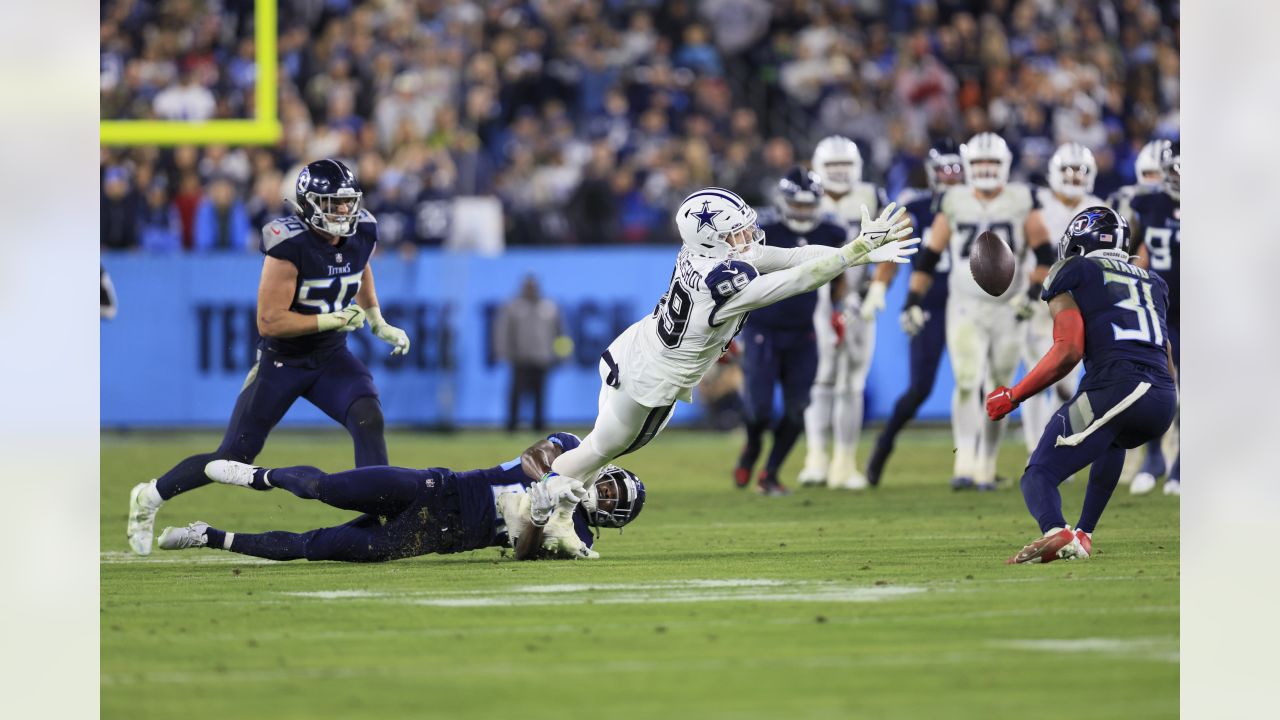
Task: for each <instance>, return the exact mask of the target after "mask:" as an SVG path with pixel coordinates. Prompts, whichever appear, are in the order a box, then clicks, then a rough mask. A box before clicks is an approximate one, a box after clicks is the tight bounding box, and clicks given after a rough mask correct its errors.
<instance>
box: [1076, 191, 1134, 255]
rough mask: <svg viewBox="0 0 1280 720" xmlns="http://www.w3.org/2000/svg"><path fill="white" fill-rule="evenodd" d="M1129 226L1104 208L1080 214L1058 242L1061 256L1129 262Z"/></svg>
mask: <svg viewBox="0 0 1280 720" xmlns="http://www.w3.org/2000/svg"><path fill="white" fill-rule="evenodd" d="M1129 250H1130V248H1129V223H1128V222H1126V221H1125V219H1124V218H1123V217H1121V216H1120V213H1117V212H1116V211H1115V210H1112V209H1111V208H1109V207H1106V206H1104V205H1094V206H1093V207H1090V208H1085V209H1084V210H1081V211H1080V212H1078V213H1076V216H1075V217H1073V218H1071V222H1069V223H1067V231H1066V232H1064V233H1062V239H1061V240H1059V241H1058V257H1060V258H1066V257H1070V256H1072V255H1092V254H1094V253H1099V254H1100V255H1101V256H1103V257H1109V258H1112V259H1116V260H1121V261H1128V259H1129V254H1130V253H1129Z"/></svg>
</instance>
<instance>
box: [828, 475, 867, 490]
mask: <svg viewBox="0 0 1280 720" xmlns="http://www.w3.org/2000/svg"><path fill="white" fill-rule="evenodd" d="M827 487H829V488H831V489H832V490H866V489H867V488H869V487H871V483H869V482H867V476H866V475H863V474H862V473H860V472H855V473H853V474H852V475H849V476H848V477H846V478H845V479H844V480H843V481H841V482H833V483H831V484H829V485H828V486H827Z"/></svg>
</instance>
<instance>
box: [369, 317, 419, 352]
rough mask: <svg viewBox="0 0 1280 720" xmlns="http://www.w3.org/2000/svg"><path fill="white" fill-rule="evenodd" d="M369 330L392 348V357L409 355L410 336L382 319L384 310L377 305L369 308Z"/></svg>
mask: <svg viewBox="0 0 1280 720" xmlns="http://www.w3.org/2000/svg"><path fill="white" fill-rule="evenodd" d="M368 313H369V329H370V330H372V331H373V336H374V337H376V338H378V339H379V340H381V341H382V342H384V343H387V344H388V345H391V346H392V350H391V354H392V355H407V354H408V353H409V336H408V335H406V334H405V331H403V330H401V329H400V328H398V327H396V326H395V325H391V324H389V323H388V322H387V321H386V320H383V319H382V310H380V309H379V308H378V306H377V305H374V306H373V307H371V308H369V310H368Z"/></svg>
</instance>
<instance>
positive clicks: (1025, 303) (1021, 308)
mask: <svg viewBox="0 0 1280 720" xmlns="http://www.w3.org/2000/svg"><path fill="white" fill-rule="evenodd" d="M1009 305H1011V306H1013V312H1014V314H1015V315H1017V316H1018V319H1019V320H1027V319H1030V317H1031V315H1032V313H1034V312H1035V311H1036V306H1035V303H1034V301H1032V299H1031V298H1029V297H1027V296H1026V295H1023V294H1022V293H1018V294H1017V295H1014V296H1013V297H1012V298H1011V299H1010V300H1009Z"/></svg>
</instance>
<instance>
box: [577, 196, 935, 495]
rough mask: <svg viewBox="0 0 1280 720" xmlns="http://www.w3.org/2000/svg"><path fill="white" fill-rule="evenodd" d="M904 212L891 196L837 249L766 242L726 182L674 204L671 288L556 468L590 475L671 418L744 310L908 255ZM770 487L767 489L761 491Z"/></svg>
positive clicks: (623, 346)
mask: <svg viewBox="0 0 1280 720" xmlns="http://www.w3.org/2000/svg"><path fill="white" fill-rule="evenodd" d="M905 215H906V211H904V210H902V209H899V208H897V206H895V205H893V204H892V203H890V204H889V206H888V207H886V208H885V209H884V212H883V213H881V214H880V217H879V218H877V219H876V220H872V219H871V218H870V217H868V216H867V212H866V210H865V208H864V210H863V223H862V234H861V235H859V236H858V238H857V239H856V240H854V241H853V242H851V243H849V244H848V245H845V246H844V247H841V248H832V247H822V246H817V245H809V246H806V247H798V248H790V249H787V250H783V249H780V248H769V247H765V245H764V240H765V238H764V233H763V232H762V231H761V230H760V228H759V227H758V226H757V225H756V212H755V210H753V209H751V207H750V206H748V205H747V204H746V203H745V202H743V201H742V198H740V197H738V196H737V195H735V194H734V193H732V192H730V191H728V190H724V189H722V188H714V187H713V188H705V189H703V190H699V191H697V192H695V193H693V194H692V195H690V196H689V197H687V198H685V199H684V201H683V202H682V203H680V207H679V208H678V209H677V210H676V217H675V221H676V227H677V229H679V231H680V238H681V240H682V241H683V243H684V247H683V248H682V249H681V250H680V254H679V255H678V256H677V257H676V266H675V269H674V270H673V271H672V273H671V284H670V286H669V288H668V290H667V293H666V294H665V295H663V297H662V299H661V300H660V301H659V302H658V306H657V307H656V308H655V309H654V311H653V313H652V314H651V315H649V316H647V317H645V318H644V319H643V320H640V321H639V322H637V323H635V324H634V325H632V326H631V327H629V328H627V329H626V330H625V331H623V333H622V334H621V335H619V336H618V337H617V338H616V339H615V340H614V341H613V343H612V344H610V345H609V347H608V349H606V350H605V352H604V354H603V355H602V356H601V360H600V377H601V380H602V381H603V385H602V386H601V388H600V400H599V414H598V415H597V417H596V423H595V427H594V428H593V429H592V431H591V433H590V434H588V435H587V437H586V438H584V439H583V441H582V444H581V445H580V446H578V447H577V448H576V449H574V450H571V451H569V452H566V453H565V454H563V455H561V456H560V457H558V458H556V461H555V463H554V466H553V468H554V470H555V472H557V473H559V474H560V475H565V476H568V477H572V478H579V479H581V478H592V477H595V475H596V473H597V472H599V470H600V468H602V467H604V466H605V465H607V464H609V463H610V462H611V461H613V460H614V458H618V457H621V456H623V455H626V454H627V453H630V452H634V451H636V450H639V449H640V448H641V447H644V445H645V444H646V443H648V442H649V441H650V440H651V439H653V437H654V436H655V435H657V434H658V433H659V432H660V431H661V430H662V428H663V427H664V426H665V425H666V423H667V421H668V420H670V418H671V410H672V408H673V407H674V405H675V401H676V400H683V401H685V402H689V401H690V400H691V390H692V389H693V387H694V386H695V385H697V384H698V381H699V380H701V379H702V376H703V375H704V374H706V372H707V370H709V369H710V368H711V366H712V365H713V364H715V362H716V359H717V358H719V357H720V354H721V353H723V352H724V350H725V348H726V347H727V346H728V344H729V341H730V340H732V339H733V336H734V335H737V334H738V330H740V329H741V328H742V323H743V322H744V321H745V320H746V315H747V313H749V312H751V311H752V310H755V309H756V308H762V307H764V306H766V305H770V304H772V303H775V302H777V301H779V300H783V299H785V298H789V297H791V296H793V295H797V294H799V293H804V292H809V291H812V290H815V289H817V288H818V287H819V286H821V285H823V284H825V283H827V282H829V281H830V280H831V279H832V278H834V277H835V276H836V275H838V274H840V273H842V272H844V270H845V269H846V268H848V267H851V266H853V265H863V264H866V263H873V262H884V261H892V262H907V260H908V259H909V257H910V256H911V255H913V254H915V249H914V247H912V246H914V245H916V244H918V243H919V242H920V240H919V238H912V239H909V240H908V239H906V238H907V236H908V235H910V234H911V222H910V221H909V220H908V219H907V218H906V217H905ZM764 490H765V491H766V492H767V491H768V488H764Z"/></svg>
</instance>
